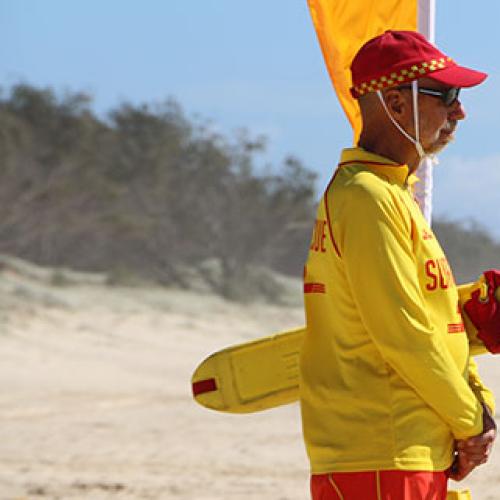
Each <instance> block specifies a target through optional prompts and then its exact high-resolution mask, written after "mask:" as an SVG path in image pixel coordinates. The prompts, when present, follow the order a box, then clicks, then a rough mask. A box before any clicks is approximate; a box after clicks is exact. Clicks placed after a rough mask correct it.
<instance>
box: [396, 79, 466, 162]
mask: <svg viewBox="0 0 500 500" xmlns="http://www.w3.org/2000/svg"><path fill="white" fill-rule="evenodd" d="M418 85H419V87H421V88H426V89H432V90H447V89H448V88H449V87H447V86H446V85H444V84H441V83H439V82H437V81H435V80H432V79H430V78H420V79H419V80H418ZM399 92H401V97H402V98H403V99H404V101H405V103H406V106H405V112H404V113H403V114H402V116H401V120H402V122H403V123H402V125H403V126H404V128H405V130H407V131H408V132H409V133H410V134H411V135H412V136H413V137H415V127H414V121H413V105H412V91H411V89H404V90H400V91H399ZM418 110H419V132H420V143H421V144H422V147H423V148H424V151H425V152H426V153H437V152H438V151H440V150H442V149H443V148H444V147H445V146H446V145H447V144H448V143H450V142H451V141H453V139H454V132H455V129H456V127H457V123H458V121H459V120H463V119H464V118H465V111H464V109H463V107H462V104H461V102H460V100H459V99H457V100H456V101H455V102H453V103H452V104H450V105H449V106H447V105H446V104H445V103H444V102H443V101H442V99H440V98H439V97H436V96H431V95H426V94H421V93H419V94H418Z"/></svg>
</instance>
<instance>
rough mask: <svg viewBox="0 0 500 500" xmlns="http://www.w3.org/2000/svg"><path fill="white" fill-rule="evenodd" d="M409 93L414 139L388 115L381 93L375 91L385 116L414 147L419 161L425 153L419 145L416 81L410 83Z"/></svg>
mask: <svg viewBox="0 0 500 500" xmlns="http://www.w3.org/2000/svg"><path fill="white" fill-rule="evenodd" d="M411 91H412V99H413V123H414V126H415V137H412V136H411V135H410V134H409V133H408V132H406V130H405V129H404V128H403V127H401V125H400V124H399V123H398V122H397V121H396V120H395V119H394V117H393V116H392V115H391V113H389V109H388V108H387V104H386V103H385V99H384V96H383V95H382V92H381V91H380V90H377V95H378V98H379V100H380V102H381V104H382V107H383V108H384V110H385V112H386V114H387V116H388V117H389V119H390V120H391V122H392V123H393V124H394V126H395V127H396V128H397V129H398V130H399V131H400V132H401V133H402V134H403V135H404V136H405V137H406V138H407V139H408V140H409V141H410V142H412V143H413V144H414V145H415V148H416V150H417V153H418V156H419V157H420V161H422V159H423V158H424V156H426V153H425V151H424V148H423V147H422V144H420V126H419V121H418V115H419V112H418V82H417V80H413V81H412V82H411Z"/></svg>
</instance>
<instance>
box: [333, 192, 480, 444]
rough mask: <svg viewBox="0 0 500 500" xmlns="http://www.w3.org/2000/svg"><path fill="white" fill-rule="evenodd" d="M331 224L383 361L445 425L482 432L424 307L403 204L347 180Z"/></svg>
mask: <svg viewBox="0 0 500 500" xmlns="http://www.w3.org/2000/svg"><path fill="white" fill-rule="evenodd" d="M337 214H338V218H336V219H337V221H336V224H334V228H336V229H334V232H335V231H336V232H337V236H338V240H339V245H340V254H341V258H342V259H343V260H344V264H345V269H346V274H347V280H348V282H349V285H350V289H351V291H352V293H353V297H354V300H355V302H356V305H357V307H358V310H359V311H360V315H361V320H362V322H363V324H364V325H365V328H366V329H367V331H368V334H369V335H370V336H371V338H372V340H373V342H374V344H375V345H376V346H377V348H378V350H379V351H380V353H381V355H382V357H383V358H384V360H385V362H386V363H388V364H389V365H390V366H391V367H392V369H394V370H395V371H396V372H397V373H398V375H399V376H400V377H401V378H402V379H403V380H405V382H406V383H407V384H408V385H410V386H411V387H413V388H414V390H415V391H416V392H417V393H418V394H419V395H420V397H421V398H422V399H423V400H424V401H425V402H426V403H427V404H428V405H429V406H430V407H432V408H433V409H434V411H436V413H437V414H438V415H439V416H440V417H441V418H442V419H443V420H444V421H445V422H446V423H447V424H448V425H449V427H450V429H451V432H452V434H453V435H454V436H455V438H456V439H464V438H467V437H470V436H473V435H477V434H479V433H480V432H481V430H482V407H481V404H480V402H479V400H478V399H477V398H476V396H475V395H474V393H473V391H472V389H471V388H470V387H469V384H468V381H467V380H466V379H465V377H464V376H463V375H462V373H461V372H460V370H459V369H458V367H457V366H456V364H455V362H454V360H453V358H452V356H451V354H450V353H449V351H448V349H447V347H446V345H445V343H444V341H443V339H442V337H441V335H440V334H438V333H437V332H436V330H435V327H434V326H433V324H431V322H430V319H429V316H428V314H427V313H426V311H425V305H424V299H423V296H422V293H421V290H420V286H419V281H418V270H417V265H418V263H417V262H416V260H415V256H414V254H413V251H412V250H413V247H412V239H411V221H410V217H409V214H408V211H407V209H406V207H405V206H404V205H403V204H402V202H401V201H399V200H397V199H394V195H393V193H391V192H388V191H387V190H384V188H383V187H380V188H379V187H378V186H377V189H368V188H367V187H365V186H358V185H356V186H351V189H350V193H349V196H346V197H345V203H342V207H341V209H340V210H337Z"/></svg>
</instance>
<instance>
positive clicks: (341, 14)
mask: <svg viewBox="0 0 500 500" xmlns="http://www.w3.org/2000/svg"><path fill="white" fill-rule="evenodd" d="M417 3H418V2H417V0H308V4H309V10H310V12H311V16H312V20H313V23H314V27H315V29H316V33H317V35H318V39H319V43H320V45H321V50H322V52H323V56H324V58H325V62H326V66H327V68H328V72H329V74H330V78H331V79H332V82H333V85H334V87H335V91H336V92H337V96H338V98H339V101H340V104H341V105H342V107H343V108H344V111H345V113H346V115H347V118H348V119H349V121H350V122H351V125H352V128H353V129H354V140H355V142H356V141H357V138H358V136H359V133H360V131H361V116H360V112H359V107H358V104H357V102H356V100H355V99H353V98H352V97H351V94H350V92H349V89H350V87H351V74H350V70H349V68H350V66H351V61H352V59H353V58H354V55H355V54H356V52H357V51H358V50H359V49H360V47H361V46H362V45H363V44H364V43H365V42H367V41H368V40H370V39H371V38H373V37H375V36H377V35H380V34H382V33H383V32H384V31H385V30H388V29H397V30H414V31H416V30H417V26H418V5H417Z"/></svg>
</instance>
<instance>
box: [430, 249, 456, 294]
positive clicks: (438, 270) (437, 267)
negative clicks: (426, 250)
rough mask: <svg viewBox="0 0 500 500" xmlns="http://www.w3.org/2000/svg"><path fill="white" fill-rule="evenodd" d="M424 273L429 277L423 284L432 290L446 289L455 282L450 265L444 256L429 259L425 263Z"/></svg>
mask: <svg viewBox="0 0 500 500" xmlns="http://www.w3.org/2000/svg"><path fill="white" fill-rule="evenodd" d="M425 274H426V275H427V276H428V277H429V281H428V282H427V283H426V285H425V287H426V288H427V290H430V291H433V290H436V289H437V288H441V289H443V290H446V289H447V288H449V287H450V286H453V285H454V284H455V280H454V279H453V273H452V272H451V268H450V265H449V264H448V261H447V260H446V259H445V258H444V257H441V258H440V259H429V260H428V261H427V262H426V263H425Z"/></svg>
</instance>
